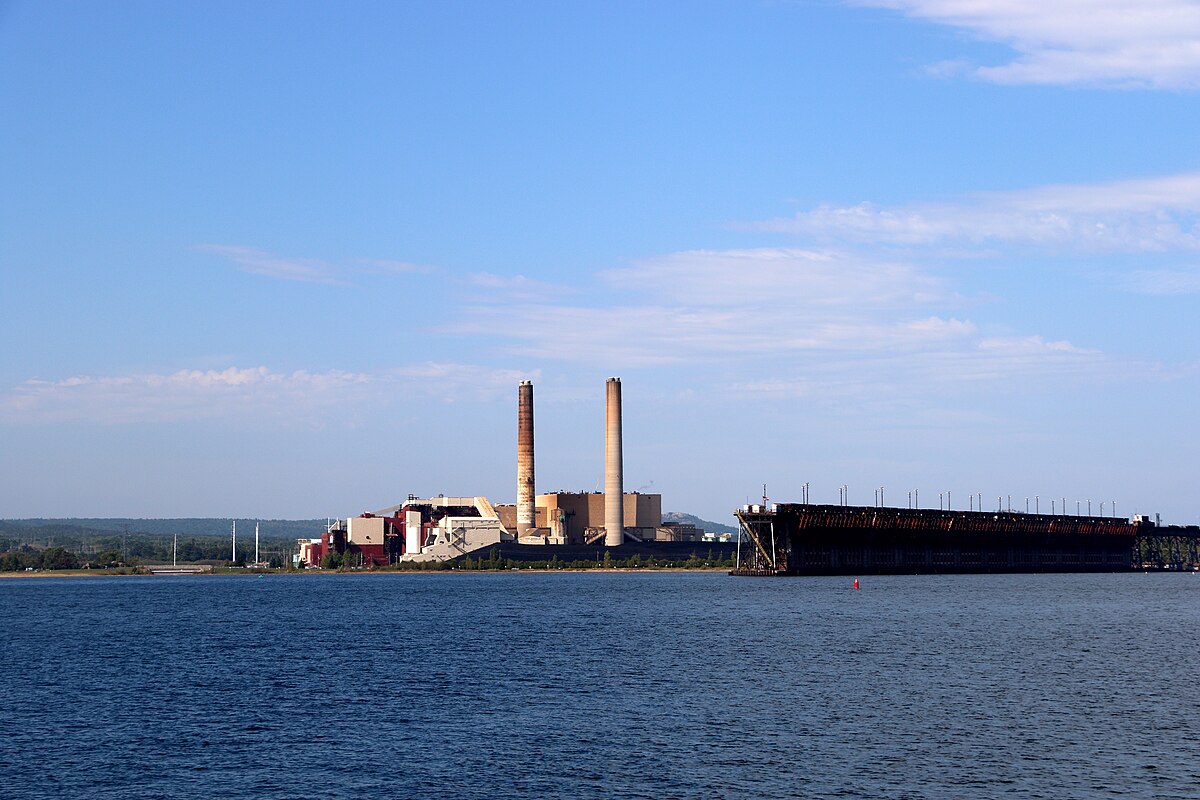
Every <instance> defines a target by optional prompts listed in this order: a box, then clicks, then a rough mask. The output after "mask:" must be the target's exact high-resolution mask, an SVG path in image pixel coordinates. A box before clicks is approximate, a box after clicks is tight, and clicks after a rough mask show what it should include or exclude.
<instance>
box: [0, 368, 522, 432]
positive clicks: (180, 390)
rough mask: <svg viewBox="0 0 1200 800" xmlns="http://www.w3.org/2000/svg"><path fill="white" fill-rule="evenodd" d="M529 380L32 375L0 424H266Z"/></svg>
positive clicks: (0, 401)
mask: <svg viewBox="0 0 1200 800" xmlns="http://www.w3.org/2000/svg"><path fill="white" fill-rule="evenodd" d="M528 377H536V373H534V374H533V375H532V376H531V375H530V374H528V373H521V372H517V371H515V370H506V369H496V368H493V367H485V366H479V365H472V364H458V363H438V362H427V363H423V364H411V365H406V366H403V367H398V368H394V369H388V370H383V371H380V372H378V373H374V374H368V373H362V372H344V371H340V370H329V371H324V372H309V371H306V370H297V371H294V372H289V373H284V372H272V371H271V370H269V369H268V368H267V367H262V366H260V367H249V368H242V367H229V368H228V369H224V370H179V371H177V372H172V373H169V374H162V373H139V374H131V375H99V376H92V375H82V376H72V377H68V378H62V379H58V380H45V379H38V378H31V379H29V380H26V381H24V382H22V383H20V384H19V385H17V386H16V387H14V388H13V389H12V390H11V391H9V392H8V393H7V394H6V395H4V396H0V422H2V423H8V424H21V423H47V422H51V423H58V422H92V423H101V424H113V425H122V424H130V423H146V422H180V421H189V420H203V419H218V418H219V419H239V418H254V419H256V420H259V421H261V422H262V423H263V424H267V425H278V426H284V427H286V426H289V425H292V424H296V423H306V424H311V423H314V422H316V423H321V422H322V421H324V420H326V419H341V418H342V417H343V415H345V414H347V413H353V412H355V411H357V410H361V409H363V408H365V407H368V406H378V405H381V404H391V403H393V402H395V401H396V398H406V397H412V396H421V397H433V398H435V399H437V400H439V401H443V402H454V401H464V400H476V399H481V398H484V399H486V398H491V397H494V396H496V395H497V394H499V393H502V392H508V391H511V389H512V386H513V385H514V384H516V383H517V381H518V380H521V379H523V378H528Z"/></svg>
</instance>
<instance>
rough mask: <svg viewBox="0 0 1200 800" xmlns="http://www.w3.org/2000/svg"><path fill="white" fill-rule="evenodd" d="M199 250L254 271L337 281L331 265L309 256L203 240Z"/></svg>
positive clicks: (293, 278) (296, 278)
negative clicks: (289, 254)
mask: <svg viewBox="0 0 1200 800" xmlns="http://www.w3.org/2000/svg"><path fill="white" fill-rule="evenodd" d="M197 249H198V250H203V251H205V252H208V253H214V254H216V255H219V256H221V257H223V258H226V259H228V260H230V261H232V262H233V263H235V264H237V265H238V267H239V268H241V269H242V270H244V271H246V272H250V273H253V274H255V275H265V276H267V277H268V278H280V279H282V280H287V281H303V282H305V283H331V284H333V283H339V282H340V281H339V280H338V278H337V275H336V272H335V269H334V267H333V266H332V265H331V264H328V263H327V262H324V261H318V260H316V259H311V258H285V257H283V256H277V255H273V254H271V253H268V252H266V251H264V250H259V249H257V248H254V247H245V246H242V245H233V244H202V245H197Z"/></svg>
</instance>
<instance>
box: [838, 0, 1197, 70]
mask: <svg viewBox="0 0 1200 800" xmlns="http://www.w3.org/2000/svg"><path fill="white" fill-rule="evenodd" d="M850 2H853V3H854V4H857V5H867V6H876V7H882V8H890V9H895V10H897V11H900V12H902V13H904V14H906V15H908V16H910V17H914V18H918V19H925V20H929V21H931V22H935V23H939V24H943V25H949V26H952V27H955V28H959V29H961V30H965V31H967V32H969V33H970V34H972V35H974V36H976V37H978V38H980V39H983V40H987V41H993V42H1000V43H1003V44H1006V45H1008V46H1009V47H1011V48H1012V49H1013V50H1014V51H1016V57H1015V58H1014V59H1013V60H1012V61H1010V62H1009V63H1007V64H1000V65H997V66H986V65H975V66H972V67H969V68H967V71H969V72H970V73H971V74H974V75H976V76H978V77H979V78H982V79H984V80H988V81H994V82H996V83H1008V84H1066V85H1084V86H1108V87H1138V88H1153V89H1194V88H1196V87H1197V86H1200V6H1198V5H1197V4H1196V3H1195V2H1192V0H1056V2H1049V3H1048V2H1044V0H850ZM961 66H962V65H961V64H960V63H959V62H948V63H944V64H941V65H934V69H936V70H940V71H942V72H946V71H950V70H951V69H955V70H956V69H957V68H959V67H961Z"/></svg>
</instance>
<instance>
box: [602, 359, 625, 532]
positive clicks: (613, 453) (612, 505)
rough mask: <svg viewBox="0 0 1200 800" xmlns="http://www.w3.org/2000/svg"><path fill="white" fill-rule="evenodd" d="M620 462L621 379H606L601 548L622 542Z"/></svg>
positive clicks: (621, 472) (623, 504) (623, 530)
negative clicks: (602, 545) (602, 542)
mask: <svg viewBox="0 0 1200 800" xmlns="http://www.w3.org/2000/svg"><path fill="white" fill-rule="evenodd" d="M624 480H625V477H624V469H623V467H622V462H621V379H620V378H609V379H608V384H607V386H606V392H605V414H604V545H605V547H615V546H617V545H619V544H621V542H623V541H625V488H624Z"/></svg>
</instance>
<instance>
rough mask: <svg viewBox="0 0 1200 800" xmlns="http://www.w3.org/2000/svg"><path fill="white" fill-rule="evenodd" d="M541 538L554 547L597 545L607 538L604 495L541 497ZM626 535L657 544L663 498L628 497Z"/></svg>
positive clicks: (560, 494)
mask: <svg viewBox="0 0 1200 800" xmlns="http://www.w3.org/2000/svg"><path fill="white" fill-rule="evenodd" d="M535 502H536V507H537V528H538V530H537V534H538V535H539V536H543V537H546V538H547V539H548V541H549V543H552V544H593V543H595V541H596V540H598V539H601V538H603V536H604V493H603V492H552V493H550V494H543V495H538V497H537V498H536V501H535ZM624 506H625V520H624V524H625V531H626V533H627V534H629V535H630V536H632V537H634V538H636V539H641V540H643V541H647V540H648V541H653V540H654V539H655V538H656V537H657V535H658V528H659V526H660V525H661V524H662V495H660V494H640V493H638V492H626V493H625V503H624Z"/></svg>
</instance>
